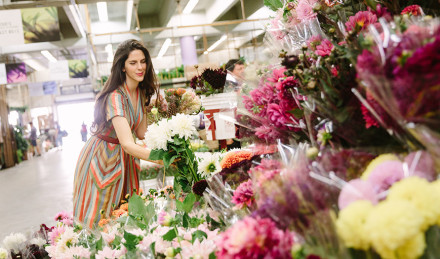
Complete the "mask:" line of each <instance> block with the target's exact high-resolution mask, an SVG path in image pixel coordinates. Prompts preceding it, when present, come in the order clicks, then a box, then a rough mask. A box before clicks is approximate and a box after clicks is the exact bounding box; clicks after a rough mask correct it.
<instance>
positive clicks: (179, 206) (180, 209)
mask: <svg viewBox="0 0 440 259" xmlns="http://www.w3.org/2000/svg"><path fill="white" fill-rule="evenodd" d="M176 210H177V211H181V212H183V211H185V210H184V209H183V202H181V201H179V200H177V199H176Z"/></svg>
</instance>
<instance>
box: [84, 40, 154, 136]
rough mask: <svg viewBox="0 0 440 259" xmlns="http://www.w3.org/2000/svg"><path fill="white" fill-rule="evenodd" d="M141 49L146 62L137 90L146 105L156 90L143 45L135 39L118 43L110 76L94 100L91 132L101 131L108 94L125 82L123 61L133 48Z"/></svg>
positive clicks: (148, 57)
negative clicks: (93, 117)
mask: <svg viewBox="0 0 440 259" xmlns="http://www.w3.org/2000/svg"><path fill="white" fill-rule="evenodd" d="M137 49H138V50H141V51H142V52H143V53H144V55H145V62H146V63H147V71H146V72H145V76H144V80H143V81H142V82H139V85H138V87H139V90H140V91H141V96H142V97H143V100H144V103H145V105H146V106H147V105H148V104H149V103H150V98H151V96H152V95H154V94H155V93H156V92H157V89H158V87H157V78H156V73H155V72H154V68H153V63H152V62H151V56H150V53H149V52H148V50H147V49H146V48H145V47H144V45H143V44H142V43H141V42H139V41H137V40H134V39H132V40H126V41H124V42H122V43H121V44H119V46H118V49H117V50H116V53H115V57H114V59H113V65H112V69H111V73H110V76H109V78H108V80H107V82H106V83H105V85H104V88H103V89H102V91H101V92H100V93H99V94H98V95H97V96H96V102H95V120H94V122H93V125H92V133H93V134H94V135H97V134H99V133H101V132H102V131H103V129H104V127H105V123H106V116H107V112H106V108H107V99H108V96H109V94H111V93H112V92H113V91H114V90H116V89H118V88H119V87H120V86H122V85H123V84H124V82H125V79H126V75H125V72H123V71H122V70H123V69H124V67H125V61H126V60H127V58H128V55H129V54H130V53H131V52H132V51H133V50H137Z"/></svg>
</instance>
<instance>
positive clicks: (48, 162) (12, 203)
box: [0, 142, 83, 243]
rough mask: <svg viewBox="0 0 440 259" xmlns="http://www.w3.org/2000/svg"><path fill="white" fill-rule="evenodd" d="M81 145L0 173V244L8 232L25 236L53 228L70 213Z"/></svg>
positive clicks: (69, 146)
mask: <svg viewBox="0 0 440 259" xmlns="http://www.w3.org/2000/svg"><path fill="white" fill-rule="evenodd" d="M82 145H83V143H82V142H70V143H65V146H64V149H63V150H55V149H52V150H50V151H49V152H47V153H44V154H43V155H42V156H40V157H32V158H31V159H30V160H27V161H24V162H22V163H20V164H19V165H16V166H15V167H11V168H8V169H4V170H0V243H1V242H2V240H3V238H4V237H5V236H7V235H9V234H10V233H11V232H22V233H26V232H29V231H34V230H37V229H38V227H39V225H40V224H42V223H45V224H46V225H48V226H53V225H54V224H55V221H54V219H53V218H54V217H55V215H56V214H57V213H58V212H60V211H63V210H64V211H67V212H71V211H72V190H73V176H74V170H75V165H76V161H77V159H78V155H79V152H80V149H81V147H82Z"/></svg>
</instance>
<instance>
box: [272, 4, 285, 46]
mask: <svg viewBox="0 0 440 259" xmlns="http://www.w3.org/2000/svg"><path fill="white" fill-rule="evenodd" d="M282 19H283V12H281V11H278V12H277V16H275V18H273V19H272V20H271V21H270V24H271V26H270V30H269V33H270V34H271V35H272V36H273V37H274V38H275V39H277V40H282V39H283V38H284V37H285V36H286V33H285V32H284V31H283V30H282V27H283V24H282Z"/></svg>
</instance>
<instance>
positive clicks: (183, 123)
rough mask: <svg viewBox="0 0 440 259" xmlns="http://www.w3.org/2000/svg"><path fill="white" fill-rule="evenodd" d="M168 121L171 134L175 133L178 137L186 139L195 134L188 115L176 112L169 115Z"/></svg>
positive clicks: (195, 131)
mask: <svg viewBox="0 0 440 259" xmlns="http://www.w3.org/2000/svg"><path fill="white" fill-rule="evenodd" d="M168 123H169V127H170V129H171V136H176V135H177V136H179V138H184V139H185V140H188V139H189V138H190V137H192V136H194V135H197V130H196V128H195V127H194V121H193V120H192V119H191V117H190V116H188V115H185V114H182V113H178V114H176V115H175V116H173V117H171V120H170V121H169V122H168Z"/></svg>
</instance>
